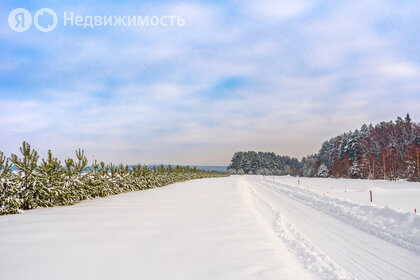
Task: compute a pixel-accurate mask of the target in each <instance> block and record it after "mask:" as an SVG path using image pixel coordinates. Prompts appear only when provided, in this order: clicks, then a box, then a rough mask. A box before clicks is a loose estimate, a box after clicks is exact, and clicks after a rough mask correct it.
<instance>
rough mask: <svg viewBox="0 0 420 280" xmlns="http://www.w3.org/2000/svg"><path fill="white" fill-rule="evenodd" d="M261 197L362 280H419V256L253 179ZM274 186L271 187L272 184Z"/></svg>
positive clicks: (253, 183)
mask: <svg viewBox="0 0 420 280" xmlns="http://www.w3.org/2000/svg"><path fill="white" fill-rule="evenodd" d="M251 185H252V186H253V187H254V189H256V190H258V192H259V193H260V195H261V196H263V197H264V198H266V200H268V201H269V203H271V204H272V205H275V206H276V205H278V208H277V209H279V210H281V211H282V212H283V214H284V215H286V216H287V217H288V218H289V220H291V221H292V222H294V223H296V224H295V227H297V228H298V229H299V230H300V231H301V232H303V233H304V234H307V236H308V237H310V240H311V242H312V243H313V244H315V245H317V246H318V248H321V249H322V250H323V252H325V253H326V254H328V255H329V257H330V258H332V259H334V261H335V262H337V263H338V264H340V265H341V267H343V268H345V269H346V270H347V271H349V272H351V273H352V274H353V275H354V276H356V277H358V278H361V279H404V280H406V279H420V268H419V263H420V262H419V261H420V257H419V256H418V255H416V254H415V253H414V252H411V251H408V250H406V249H404V248H401V247H399V246H397V245H394V244H392V243H388V242H386V241H384V240H383V239H381V238H379V237H378V236H377V235H371V234H369V233H368V232H366V231H363V230H360V229H358V228H357V227H353V224H348V223H347V221H342V217H334V216H335V215H329V213H325V212H324V211H322V210H317V209H316V208H315V207H313V208H312V206H311V205H306V203H304V202H302V201H299V200H298V199H295V198H294V197H291V196H290V195H289V194H285V193H282V192H281V191H278V190H276V188H272V187H270V186H269V184H266V182H265V181H263V182H260V181H257V180H252V181H251ZM270 185H271V184H270Z"/></svg>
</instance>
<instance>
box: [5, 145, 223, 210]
mask: <svg viewBox="0 0 420 280" xmlns="http://www.w3.org/2000/svg"><path fill="white" fill-rule="evenodd" d="M20 153H21V155H19V156H18V155H15V154H12V155H11V156H10V158H7V157H6V156H4V154H3V152H1V151H0V215H4V214H15V213H20V212H22V210H26V209H33V208H36V207H50V206H54V205H71V204H74V203H77V202H79V201H81V200H85V199H91V198H95V197H105V196H109V195H113V194H119V193H123V192H130V191H139V190H145V189H149V188H156V187H162V186H165V185H168V184H172V183H175V182H182V181H186V180H191V179H199V178H206V177H220V176H227V174H226V173H219V172H215V171H203V170H198V169H196V168H192V169H191V168H189V167H188V166H187V167H181V166H176V167H174V168H173V167H172V166H168V167H167V168H165V167H164V166H163V165H160V166H159V167H157V166H153V168H152V169H150V168H148V167H147V166H146V165H141V164H137V165H134V166H132V167H130V166H128V165H123V164H120V165H114V164H113V163H110V164H109V165H107V164H105V163H104V162H99V163H98V161H97V160H94V161H93V162H92V164H91V166H90V167H88V160H87V158H86V156H85V153H84V151H83V150H82V149H78V150H76V157H75V159H73V158H67V159H66V160H64V165H62V164H61V161H60V160H58V158H55V157H54V156H53V155H52V152H51V151H50V150H49V151H48V154H47V158H46V159H42V160H41V163H40V164H39V165H38V161H39V155H38V153H37V152H36V151H35V150H34V149H32V148H31V146H30V145H29V144H28V143H26V142H23V144H22V147H21V148H20ZM12 166H13V167H14V169H15V171H13V170H12Z"/></svg>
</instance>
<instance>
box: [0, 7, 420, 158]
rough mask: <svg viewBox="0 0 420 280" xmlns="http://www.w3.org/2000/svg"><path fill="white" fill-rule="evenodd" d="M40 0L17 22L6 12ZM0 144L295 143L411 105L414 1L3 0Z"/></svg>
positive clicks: (200, 149) (113, 147) (274, 146)
mask: <svg viewBox="0 0 420 280" xmlns="http://www.w3.org/2000/svg"><path fill="white" fill-rule="evenodd" d="M44 7H47V8H51V9H53V10H54V11H55V12H56V13H57V15H58V25H57V27H56V29H55V30H53V31H52V32H49V33H41V32H39V31H38V30H36V29H35V28H34V27H33V26H32V28H30V29H29V30H28V31H26V32H22V33H17V32H14V31H12V30H11V29H10V28H9V25H8V23H7V18H8V14H9V13H10V12H11V11H12V10H13V9H15V8H25V9H27V10H29V11H30V12H31V13H32V14H34V13H35V12H36V11H37V10H38V9H40V8H44ZM64 12H68V13H69V12H74V13H75V14H76V15H82V16H88V15H101V16H108V15H116V16H119V15H130V16H134V15H141V16H154V15H157V16H162V15H176V16H180V17H182V18H184V19H185V21H186V24H185V25H184V26H182V27H181V26H173V27H163V26H158V27H151V26H150V27H98V28H94V29H90V28H87V29H84V28H81V27H76V26H73V27H69V26H67V27H65V26H63V13H64ZM0 17H1V19H2V20H1V25H0V53H1V56H0V112H1V118H0V139H1V142H0V143H1V145H0V150H2V151H4V152H5V153H6V154H9V153H11V152H17V151H18V147H19V146H20V144H21V142H22V141H23V140H27V141H29V142H30V143H31V144H32V146H33V147H35V148H36V149H37V150H39V151H40V153H41V155H44V154H45V153H46V150H47V149H52V150H53V153H54V154H56V155H57V156H59V157H60V158H64V157H67V156H73V153H74V150H75V149H76V148H79V147H81V148H83V149H85V150H86V151H87V154H88V156H89V159H92V158H93V157H95V158H98V159H101V160H104V161H108V162H109V161H113V162H123V163H136V162H141V163H161V162H163V163H175V164H176V163H178V164H201V165H225V164H228V162H229V161H230V158H231V156H232V154H233V152H235V151H237V150H262V151H274V152H276V153H279V154H285V155H291V156H295V157H298V158H300V157H302V156H304V155H307V154H311V153H315V152H317V150H318V149H319V147H320V145H321V143H322V142H323V141H324V140H326V139H328V138H329V137H332V136H335V135H337V134H339V133H341V132H344V131H348V130H350V129H352V130H353V129H355V128H357V127H360V126H361V125H362V124H363V123H365V122H366V123H370V122H372V123H376V122H378V121H381V120H390V119H395V118H396V116H397V115H405V114H406V113H407V112H410V113H411V115H412V117H413V119H414V120H417V121H418V120H419V118H420V110H419V108H420V28H419V26H420V2H419V1H376V0H372V1H359V0H356V1H315V0H314V1H312V0H295V1H283V0H280V1H268V0H249V1H88V2H86V1H19V2H16V1H3V3H2V5H1V7H0Z"/></svg>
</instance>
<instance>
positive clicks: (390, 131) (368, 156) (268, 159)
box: [228, 114, 420, 181]
mask: <svg viewBox="0 0 420 280" xmlns="http://www.w3.org/2000/svg"><path fill="white" fill-rule="evenodd" d="M228 171H229V172H230V173H231V174H266V175H293V176H296V175H298V176H303V177H334V178H362V179H385V180H396V179H408V180H410V181H420V124H418V123H415V122H413V121H412V120H411V118H410V115H409V114H407V116H406V117H405V118H404V119H402V118H401V117H398V118H397V120H396V121H389V122H381V123H379V124H377V125H375V126H373V125H372V124H370V125H366V124H364V125H363V126H362V127H361V128H360V129H356V130H355V131H349V132H347V133H343V134H341V135H338V136H336V137H333V138H331V139H329V140H327V141H325V142H324V143H323V144H322V146H321V149H320V150H319V151H318V153H317V154H314V155H309V156H307V157H304V158H303V159H302V160H301V161H298V160H297V159H295V158H290V157H288V156H279V155H276V154H274V153H267V152H252V151H249V152H236V153H235V154H234V155H233V158H232V161H231V164H230V165H229V167H228Z"/></svg>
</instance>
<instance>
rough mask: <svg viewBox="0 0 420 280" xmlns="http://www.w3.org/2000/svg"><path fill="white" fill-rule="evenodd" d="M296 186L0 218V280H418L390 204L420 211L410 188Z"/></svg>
mask: <svg viewBox="0 0 420 280" xmlns="http://www.w3.org/2000/svg"><path fill="white" fill-rule="evenodd" d="M297 180H298V178H295V177H290V176H279V177H277V176H276V177H272V176H266V177H262V176H231V177H227V178H213V179H201V180H193V181H188V182H183V183H177V184H173V185H170V186H166V187H163V188H158V189H151V190H146V191H139V192H131V193H125V194H121V195H116V196H111V197H107V198H101V199H95V200H90V201H84V202H82V203H79V204H76V205H74V206H66V207H55V208H44V209H35V210H31V211H27V212H26V213H24V214H20V215H8V216H1V217H0V275H1V277H0V278H1V279H28V278H31V279H408V280H409V279H420V265H419V264H420V251H419V250H418V248H420V231H419V228H420V223H419V217H418V215H416V214H414V213H412V211H409V207H412V205H410V206H408V207H406V206H405V204H404V203H403V202H401V201H400V200H406V199H407V200H410V201H411V202H413V203H415V202H416V201H417V202H418V201H420V196H419V191H420V190H418V184H417V183H409V182H403V181H398V182H382V181H381V182H376V181H375V182H372V181H363V180H342V179H341V180H334V179H321V178H299V180H300V186H298V185H297ZM370 186H373V189H374V199H375V198H378V200H379V202H375V204H373V203H372V204H371V203H370V202H369V201H365V200H366V197H365V196H366V193H365V191H366V188H367V187H370ZM331 187H332V189H331ZM400 188H401V189H404V190H406V192H405V193H406V194H405V196H404V195H398V196H397V195H393V194H395V193H397V190H398V189H400ZM379 189H383V190H386V191H383V192H382V193H381V192H377V191H378V190H379ZM341 190H346V192H345V193H344V194H343V193H342V192H341ZM349 194H350V195H349ZM375 194H376V196H375ZM367 195H368V194H367ZM385 205H388V206H387V207H385Z"/></svg>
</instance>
